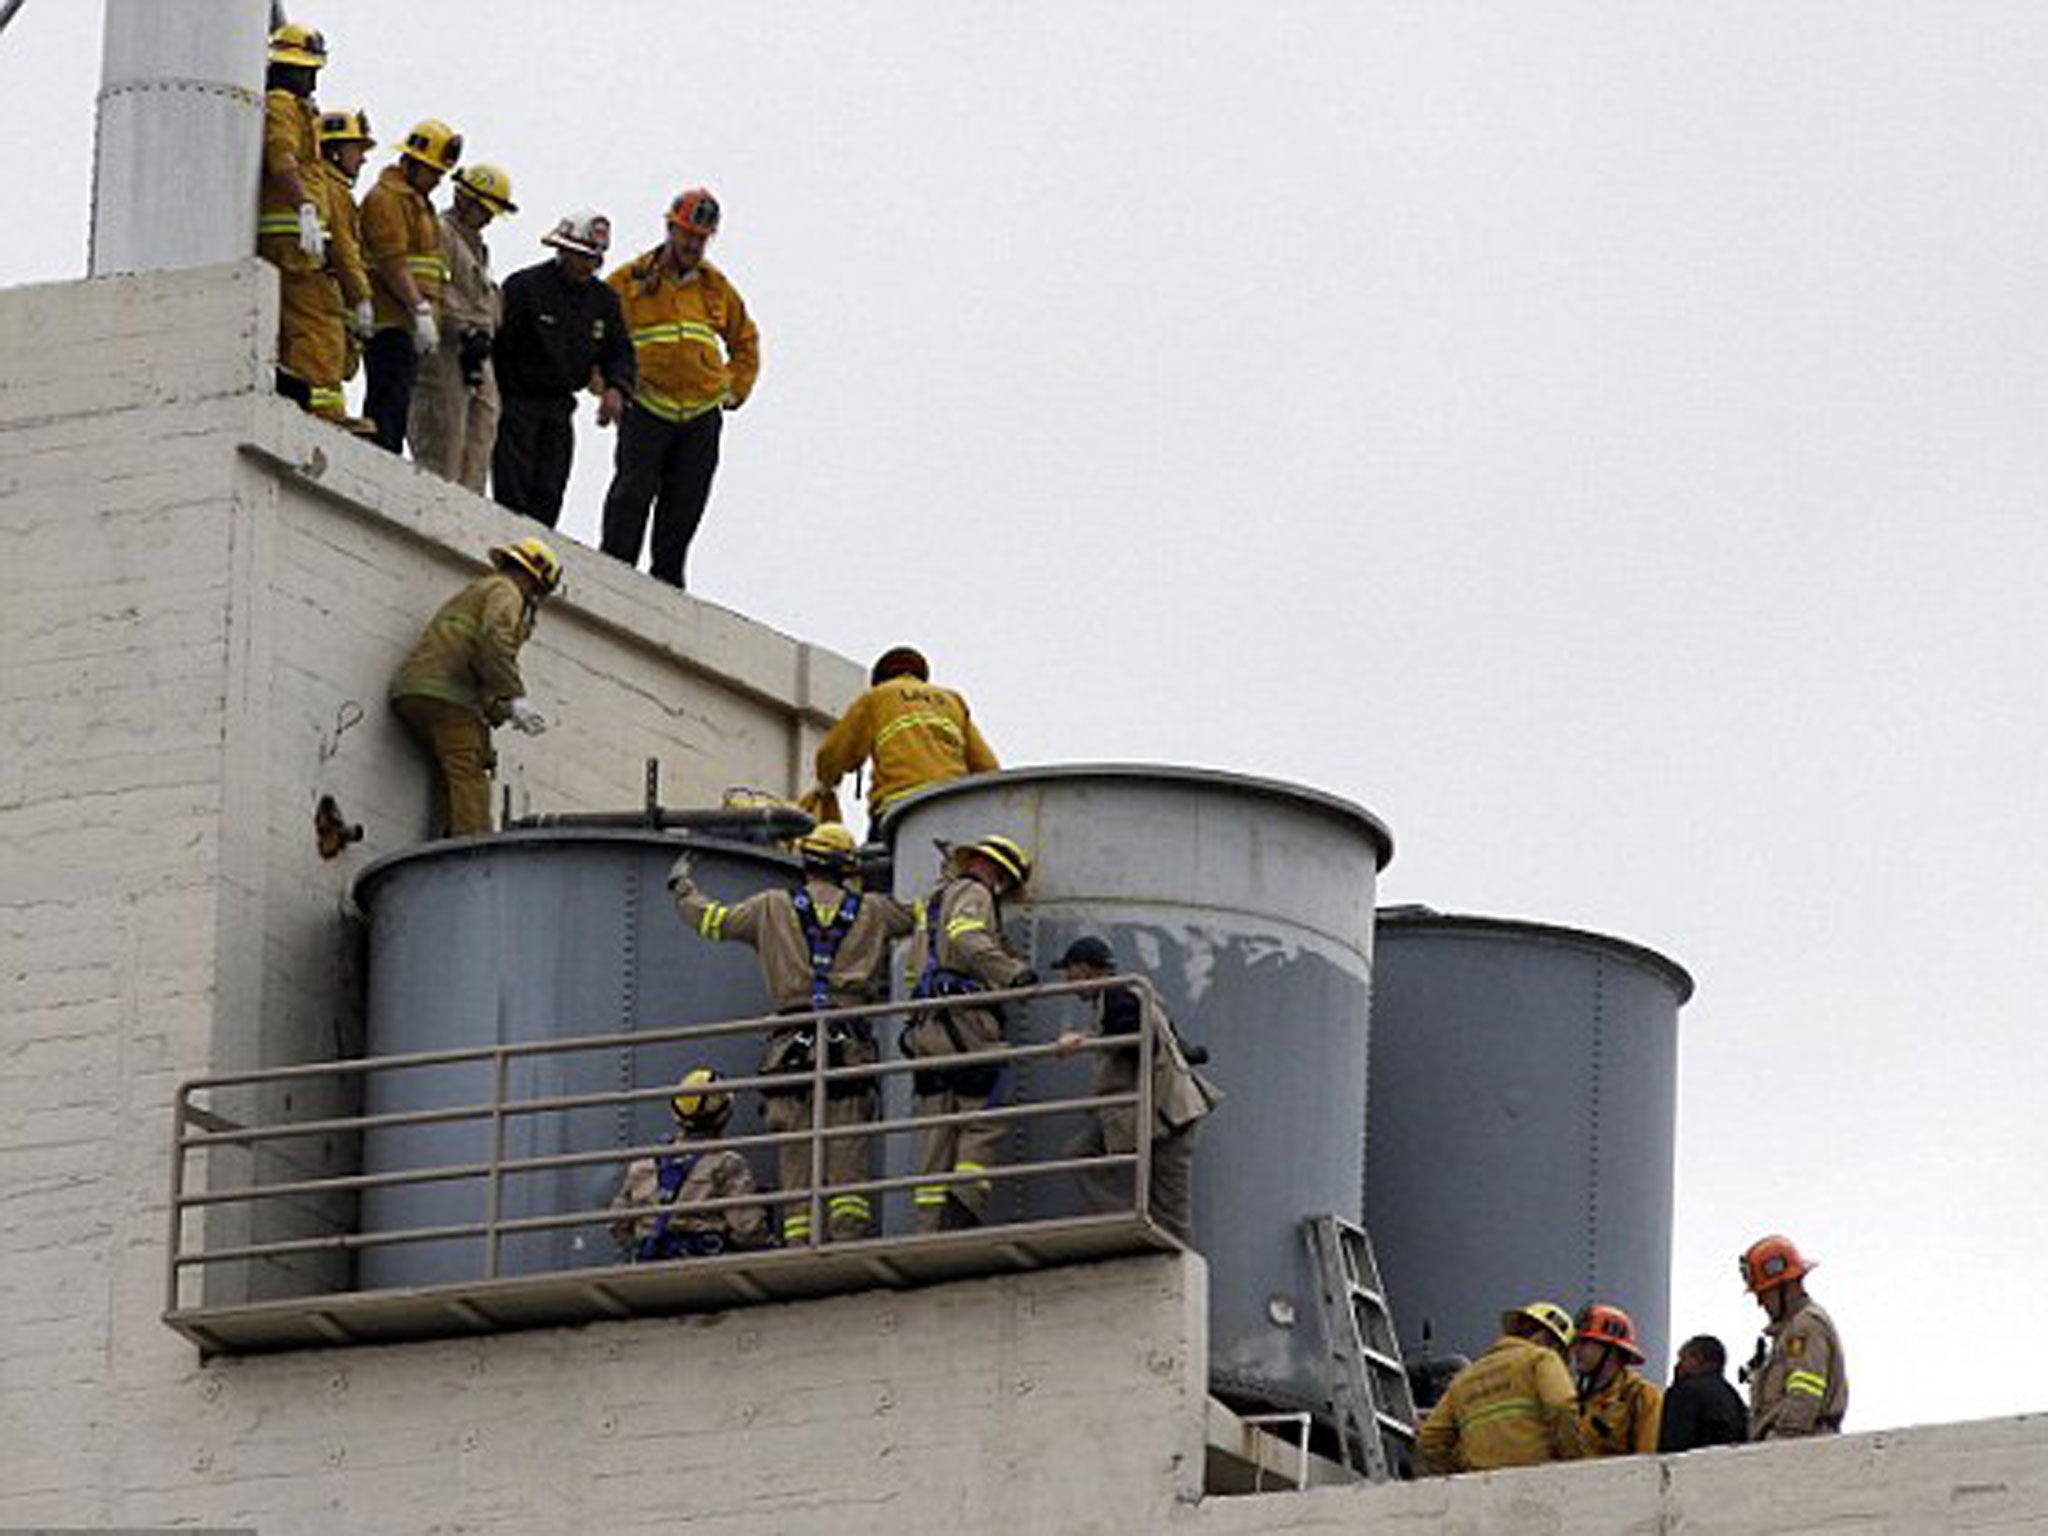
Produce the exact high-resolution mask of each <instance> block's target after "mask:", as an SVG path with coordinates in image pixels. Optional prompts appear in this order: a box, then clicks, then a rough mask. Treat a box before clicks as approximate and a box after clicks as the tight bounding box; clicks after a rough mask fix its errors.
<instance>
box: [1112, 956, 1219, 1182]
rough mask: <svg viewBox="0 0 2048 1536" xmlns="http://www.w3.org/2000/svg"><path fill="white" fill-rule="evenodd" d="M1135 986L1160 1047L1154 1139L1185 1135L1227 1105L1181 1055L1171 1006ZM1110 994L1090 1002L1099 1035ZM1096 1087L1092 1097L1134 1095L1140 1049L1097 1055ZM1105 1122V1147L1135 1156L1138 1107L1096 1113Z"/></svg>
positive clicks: (1148, 987)
mask: <svg viewBox="0 0 2048 1536" xmlns="http://www.w3.org/2000/svg"><path fill="white" fill-rule="evenodd" d="M1131 979H1133V980H1135V982H1136V986H1135V987H1134V988H1133V989H1132V995H1133V996H1134V997H1135V998H1136V1000H1137V1004H1138V1010H1139V1013H1138V1017H1139V1026H1140V1028H1143V1027H1144V1025H1145V1023H1146V1021H1147V1020H1149V1021H1150V1023H1151V1026H1152V1028H1153V1030H1154V1035H1153V1038H1154V1039H1155V1041H1156V1042H1157V1044H1156V1045H1155V1046H1154V1047H1153V1056H1152V1113H1153V1125H1154V1133H1155V1134H1157V1135H1163V1136H1171V1135H1172V1134H1173V1133H1174V1132H1176V1131H1184V1130H1186V1129H1187V1128H1188V1127H1189V1126H1191V1125H1193V1124H1194V1123H1195V1122H1196V1121H1197V1120H1199V1119H1201V1118H1202V1117H1203V1116H1204V1115H1206V1114H1208V1113H1209V1111H1210V1110H1212V1109H1214V1108H1215V1107H1216V1106H1217V1105H1218V1104H1220V1103H1221V1102H1222V1101H1223V1090H1222V1089H1220V1088H1218V1087H1217V1086H1216V1085H1215V1084H1214V1083H1212V1082H1210V1081H1209V1080H1208V1079H1207V1078H1206V1077H1204V1076H1202V1074H1201V1073H1199V1072H1197V1071H1196V1070H1195V1069H1194V1068H1193V1067H1192V1066H1190V1065H1188V1059H1187V1057H1186V1055H1185V1054H1184V1053H1183V1052H1182V1050H1181V1043H1180V1035H1179V1032H1178V1031H1176V1030H1175V1029H1174V1027H1173V1021H1172V1020H1171V1019H1170V1018H1168V1017H1167V1015H1166V1004H1165V1003H1164V1002H1163V1001H1162V1000H1161V999H1160V996H1159V993H1158V991H1157V990H1156V989H1155V988H1154V987H1153V985H1152V983H1151V982H1149V981H1147V980H1145V979H1144V978H1143V977H1136V978H1131ZM1110 995H1111V994H1109V993H1107V992H1099V993H1097V994H1096V995H1095V996H1094V997H1093V998H1092V999H1091V1000H1090V1001H1091V1004H1092V1006H1093V1014H1094V1031H1093V1032H1094V1033H1095V1034H1097V1035H1100V1034H1101V1033H1102V1020H1103V1011H1104V1009H1105V1008H1106V1007H1107V1006H1108V1001H1107V1000H1108V998H1109V997H1110ZM1094 1056H1095V1062H1094V1081H1093V1084H1092V1091H1093V1092H1094V1093H1095V1094H1096V1095H1098V1096H1101V1095H1104V1094H1112V1093H1130V1092H1132V1091H1133V1090H1134V1089H1135V1088H1136V1087H1137V1085H1138V1066H1139V1058H1140V1052H1139V1050H1138V1048H1137V1047H1136V1046H1133V1047H1131V1048H1130V1049H1128V1050H1121V1051H1097V1052H1095V1053H1094ZM1096 1113H1097V1114H1098V1115H1100V1116H1101V1118H1102V1144H1103V1147H1104V1149H1105V1150H1107V1151H1110V1152H1133V1151H1136V1150H1137V1146H1138V1110H1137V1106H1136V1105H1119V1106H1117V1107H1116V1108H1113V1109H1102V1110H1098V1111H1096Z"/></svg>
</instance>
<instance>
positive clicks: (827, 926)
mask: <svg viewBox="0 0 2048 1536" xmlns="http://www.w3.org/2000/svg"><path fill="white" fill-rule="evenodd" d="M796 851H797V855H798V857H799V858H801V859H802V860H803V869H804V877H803V880H802V882H801V883H800V884H798V885H797V886H796V888H795V889H794V890H767V891H760V892H757V893H756V894H754V895H752V896H749V897H747V898H746V900H744V901H739V902H735V903H733V904H732V905H730V906H728V905H726V904H725V903H724V902H722V901H715V900H713V899H712V898H711V897H709V896H706V895H704V894H703V892H701V891H699V890H698V889H697V886H696V884H695V882H694V880H693V879H692V878H691V877H692V874H693V867H692V862H691V859H690V856H689V855H688V854H687V853H686V854H684V855H683V856H682V857H680V858H678V859H677V860H676V862H675V867H674V868H673V869H671V870H670V871H669V889H670V890H671V891H673V892H674V893H675V898H676V910H677V911H678V912H680V913H681V914H682V917H683V921H684V922H685V923H687V924H688V925H689V926H690V927H692V928H694V929H695V930H696V931H697V932H698V933H700V934H702V935H703V936H704V937H705V938H707V939H712V940H720V939H725V940H731V941H733V942H736V943H740V944H747V945H751V946H752V947H753V949H754V952H755V954H756V955H757V956H758V957H759V959H760V962H761V979H762V981H763V982H765V983H766V985H767V988H768V995H769V997H770V998H771V999H772V1000H773V1003H774V1006H775V1011H776V1012H777V1013H780V1014H787V1015H789V1016H791V1018H792V1019H793V1020H795V1022H792V1023H789V1024H786V1025H784V1026H782V1027H781V1028H779V1029H777V1030H775V1031H774V1032H773V1033H772V1034H770V1035H769V1037H768V1043H767V1049H766V1051H765V1053H764V1054H763V1056H762V1059H761V1075H762V1076H764V1077H767V1076H780V1075H783V1074H788V1075H789V1078H790V1082H789V1085H788V1086H787V1087H778V1088H770V1089H766V1090H764V1092H763V1095H762V1097H763V1101H764V1116H763V1118H764V1120H765V1122H766V1124H767V1127H768V1129H769V1130H770V1131H775V1132H792V1131H808V1130H810V1129H811V1127H812V1124H813V1121H814V1118H815V1116H814V1110H815V1103H814V1099H813V1091H814V1089H813V1084H812V1081H811V1079H810V1077H809V1076H808V1074H809V1073H810V1071H811V1068H812V1066H813V1064H814V1063H815V1061H816V1059H817V1053H818V1049H819V1035H820V1033H821V1026H820V1025H819V1024H817V1023H816V1022H814V1021H813V1020H812V1019H811V1018H809V1017H807V1016H808V1015H812V1014H814V1013H816V1012H818V1011H821V1010H823V1009H827V1008H845V1007H850V1006H857V1005H859V1004H861V1003H868V1002H873V1001H875V997H874V991H875V984H876V981H877V978H878V977H880V976H881V975H882V973H883V972H884V971H885V970H886V969H887V966H888V963H889V945H890V943H891V941H892V940H895V939H900V938H904V937H907V936H908V935H909V933H910V931H911V929H912V927H913V926H914V923H913V919H912V917H911V914H910V909H909V908H907V907H905V906H904V905H903V904H902V903H900V902H898V901H896V900H894V899H893V898H891V897H889V896H886V895H883V894H882V893H881V892H879V891H864V890H861V889H860V888H859V885H858V881H857V879H856V876H855V870H856V869H857V867H858V866H857V858H856V856H857V848H856V846H855V843H854V840H853V834H852V833H851V832H849V831H847V830H846V828H844V827H842V826H838V825H836V824H834V823H830V822H827V823H825V824H823V825H821V826H818V827H816V828H814V829H813V830H812V831H810V832H808V833H806V834H805V835H804V836H803V837H801V838H799V839H797V844H796ZM822 1033H823V1035H824V1047H825V1053H826V1056H825V1060H826V1065H828V1066H833V1067H845V1066H866V1065H868V1064H869V1063H871V1062H873V1061H875V1060H876V1059H877V1058H878V1057H879V1055H880V1052H878V1051H877V1050H876V1048H875V1036H874V1030H873V1028H872V1026H870V1024H869V1023H868V1021H867V1020H866V1019H865V1018H861V1019H848V1020H834V1021H832V1022H831V1023H829V1024H826V1025H824V1026H822ZM877 1101H878V1092H877V1084H876V1081H875V1080H874V1079H873V1078H861V1079H857V1080H854V1081H851V1082H843V1083H828V1084H827V1085H826V1093H825V1124H826V1125H828V1126H850V1125H861V1124H866V1123H871V1122H872V1121H873V1120H874V1118H875V1111H876V1107H877ZM872 1147H873V1143H872V1141H871V1140H870V1138H868V1137H865V1136H835V1137H831V1138H828V1139H827V1140H826V1141H825V1143H824V1164H825V1170H824V1171H825V1177H824V1180H823V1181H822V1182H823V1185H824V1189H825V1198H824V1201H823V1205H824V1211H825V1234H824V1235H825V1236H826V1237H827V1238H828V1239H830V1240H831V1241H833V1242H845V1241H848V1240H850V1239H853V1238H859V1237H867V1236H869V1235H870V1234H872V1233H873V1231H874V1229H875V1222H874V1212H873V1209H872V1207H871V1206H870V1204H869V1201H868V1197H867V1196H866V1195H864V1194H860V1193H846V1194H837V1193H833V1191H834V1190H837V1189H838V1188H839V1187H841V1186H843V1185H847V1184H858V1183H863V1182H865V1181H866V1180H868V1179H869V1178H871V1177H873V1174H872V1173H871V1171H870V1170H871V1167H872V1156H871V1152H872ZM776 1162H777V1166H778V1178H779V1179H780V1182H781V1185H782V1188H783V1189H784V1190H795V1189H807V1188H811V1187H814V1186H816V1185H817V1184H818V1183H819V1180H817V1179H816V1178H815V1177H814V1174H813V1169H812V1161H811V1143H810V1142H809V1141H808V1140H800V1141H786V1142H783V1143H781V1144H780V1145H778V1146H777V1148H776ZM811 1208H812V1207H811V1201H810V1200H809V1199H808V1198H804V1199H801V1200H795V1201H791V1202H788V1203H786V1204H785V1205H784V1206H783V1208H782V1240H783V1241H784V1242H785V1243H808V1242H809V1241H810V1240H811V1236H812V1228H811Z"/></svg>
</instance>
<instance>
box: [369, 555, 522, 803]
mask: <svg viewBox="0 0 2048 1536" xmlns="http://www.w3.org/2000/svg"><path fill="white" fill-rule="evenodd" d="M491 564H492V565H493V566H495V567H496V569H495V570H493V571H492V572H491V573H490V574H488V575H484V576H479V577H478V578H477V579H476V580H475V581H472V582H471V583H470V584H469V585H468V586H466V587H464V588H463V589H462V590H461V591H460V592H458V593H456V594H455V596H453V597H451V598H450V599H449V600H448V601H447V602H446V603H444V604H442V605H441V608H440V611H439V612H437V613H436V614H435V615H434V617H433V619H432V620H431V621H430V622H429V623H428V624H427V628H426V632H425V633H424V634H423V635H421V636H420V640H419V644H417V645H415V646H414V647H413V649H412V654H411V655H409V656H407V657H406V658H405V662H404V664H403V665H402V666H400V667H399V669H398V673H397V675H396V676H395V677H393V678H392V680H391V708H392V710H393V712H395V713H396V714H397V716H398V718H399V719H400V720H402V721H404V722H405V725H406V728H407V729H408V730H410V731H411V732H412V734H413V735H414V736H415V737H416V738H417V739H418V740H419V742H420V745H421V746H422V747H424V748H425V749H426V752H427V754H428V756H430V757H431V758H433V760H434V766H435V774H436V777H435V787H436V790H437V796H436V798H437V799H439V800H440V801H442V802H444V803H445V805H446V809H447V818H446V820H447V829H448V835H449V836H450V837H461V836H463V835H465V834H467V833H471V832H488V831H490V830H491V770H492V769H493V768H495V767H496V766H497V757H496V755H495V754H494V753H493V752H492V751H491V730H492V728H493V727H495V726H499V725H503V724H505V723H506V722H507V721H510V722H511V725H512V728H513V729H514V730H516V731H519V732H521V733H523V734H525V735H528V736H538V735H539V734H540V733H541V732H542V731H544V730H546V729H547V726H548V723H547V720H546V718H545V717H544V716H542V714H541V712H540V711H539V710H537V709H535V708H534V707H533V706H532V705H531V704H529V703H528V702H527V700H526V684H525V683H524V682H523V681H521V680H520V676H519V648H520V647H521V646H523V645H524V644H525V643H526V641H527V639H528V638H529V637H530V636H531V635H532V634H533V626H534V620H535V618H536V616H537V615H538V613H539V609H540V605H541V602H542V601H543V600H544V599H545V598H546V597H547V596H548V595H549V594H550V593H552V592H554V591H555V590H556V589H557V588H558V587H560V586H561V584H562V562H561V560H560V559H559V558H558V557H557V556H556V554H555V552H554V551H553V550H552V549H550V548H548V546H547V545H546V543H544V542H543V541H542V540H540V539H520V540H518V541H516V542H515V543H511V544H501V545H499V546H498V547H497V548H496V549H493V550H492V551H491Z"/></svg>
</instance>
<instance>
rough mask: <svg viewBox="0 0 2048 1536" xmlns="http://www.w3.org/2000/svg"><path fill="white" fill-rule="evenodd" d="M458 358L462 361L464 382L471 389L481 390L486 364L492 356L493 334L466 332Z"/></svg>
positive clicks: (463, 335) (463, 334)
mask: <svg viewBox="0 0 2048 1536" xmlns="http://www.w3.org/2000/svg"><path fill="white" fill-rule="evenodd" d="M458 356H459V357H460V358H461V361H462V382H463V383H465V384H467V385H468V386H469V387H470V388H471V389H476V388H479V387H480V386H481V385H482V384H483V381H484V364H485V363H486V362H488V361H489V360H490V356H491V333H490V332H489V331H464V332H463V333H462V342H461V350H460V352H459V353H458Z"/></svg>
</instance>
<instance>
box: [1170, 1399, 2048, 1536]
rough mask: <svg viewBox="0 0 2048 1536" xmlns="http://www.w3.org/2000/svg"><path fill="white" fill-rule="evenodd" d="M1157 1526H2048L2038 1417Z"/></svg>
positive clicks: (1222, 1504) (1474, 1481) (1510, 1476)
mask: <svg viewBox="0 0 2048 1536" xmlns="http://www.w3.org/2000/svg"><path fill="white" fill-rule="evenodd" d="M1159 1528H1161V1529H1167V1530H1172V1531H1182V1532H1187V1533H1190V1536H1248V1533H1251V1532H1255V1531H1257V1532H1265V1531H1285V1532H1318V1531H1328V1532H1337V1531H1347V1532H1352V1531H1389V1532H1401V1533H1411V1532H1412V1533H1422V1532H1443V1533H1446V1536H1452V1533H1455V1536H1539V1533H1548V1532H1566V1531H1569V1532H1571V1533H1572V1536H1661V1533H1664V1532H1683V1533H1685V1536H1758V1533H1765V1532H1770V1533H1784V1536H1796V1533H1800V1532H1821V1531H1825V1532H1828V1533H1829V1536H1841V1533H1845V1532H1847V1533H1857V1532H1867V1533H1870V1536H1878V1533H1883V1536H1929V1533H1932V1532H1943V1531H2000V1532H2016V1531H2048V1415H2042V1416H2028V1417H2025V1418H2018V1419H1992V1420H1986V1421H1984V1422H1982V1423H1976V1424H1942V1425H1933V1426H1928V1427H1925V1428H1918V1429H1898V1430H1884V1431H1881V1432H1878V1433H1875V1434H1867V1435H1845V1436H1840V1437H1837V1438H1833V1439H1827V1440H1810V1441H1803V1442H1802V1441H1792V1442H1781V1443H1779V1444H1775V1445H1767V1446H1766V1445H1760V1446H1745V1447H1743V1448H1741V1449H1736V1450H1714V1451H1694V1452H1692V1453H1691V1454H1690V1455H1686V1456H1663V1457H1655V1456H1641V1457H1629V1458H1624V1459H1620V1460H1614V1461H1602V1462H1578V1463H1574V1464H1572V1465H1569V1466H1562V1467H1544V1468H1538V1469H1535V1470H1532V1471H1527V1472H1494V1473H1485V1474H1481V1475H1477V1476H1466V1477H1451V1478H1432V1479H1430V1480H1429V1481H1427V1482H1420V1483H1409V1484H1405V1485H1402V1486H1399V1487H1390V1488H1330V1489H1319V1490H1312V1491H1310V1492H1308V1493H1301V1494H1262V1495H1259V1496H1257V1497H1254V1498H1242V1499H1211V1500H1208V1501H1207V1502H1205V1503H1203V1504H1202V1505H1201V1507H1200V1508H1199V1509H1183V1510H1177V1511H1174V1512H1172V1515H1171V1518H1170V1519H1169V1520H1168V1521H1166V1522H1165V1523H1164V1525H1163V1526H1161V1527H1159Z"/></svg>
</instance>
